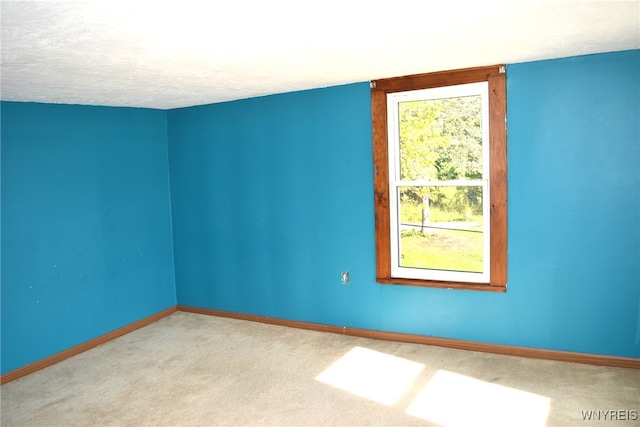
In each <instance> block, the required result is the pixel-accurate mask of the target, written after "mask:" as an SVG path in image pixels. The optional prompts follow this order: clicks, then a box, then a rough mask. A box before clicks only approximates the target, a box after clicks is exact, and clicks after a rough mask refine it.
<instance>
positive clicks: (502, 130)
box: [371, 65, 507, 292]
mask: <svg viewBox="0 0 640 427" xmlns="http://www.w3.org/2000/svg"><path fill="white" fill-rule="evenodd" d="M485 81H486V82H488V85H489V158H490V170H489V181H490V182H489V188H490V201H489V203H490V207H489V210H490V230H491V231H490V232H491V236H490V279H489V283H468V282H455V281H437V280H419V279H406V278H399V277H392V276H391V242H390V240H391V238H390V235H391V234H390V232H391V230H390V225H391V224H390V209H389V197H390V194H389V158H388V138H387V94H388V93H394V92H404V91H410V90H420V89H430V88H436V87H443V86H453V85H461V84H467V83H477V82H485ZM506 104H507V100H506V76H505V66H504V65H493V66H489V67H477V68H466V69H462V70H453V71H443V72H437V73H428V74H417V75H411V76H403V77H393V78H388V79H380V80H373V81H372V82H371V114H372V130H373V163H374V210H375V230H376V281H377V282H378V283H382V284H392V285H409V286H425V287H436V288H452V289H468V290H480V291H494V292H505V291H506V289H507V129H506V113H507V111H506V110H507V107H506Z"/></svg>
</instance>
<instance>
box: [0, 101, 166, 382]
mask: <svg viewBox="0 0 640 427" xmlns="http://www.w3.org/2000/svg"><path fill="white" fill-rule="evenodd" d="M1 110H2V111H1V114H2V115H1V120H2V131H1V132H2V133H1V136H2V140H1V141H2V146H1V147H2V312H1V315H2V317H1V321H2V372H3V373H4V372H8V371H11V370H13V369H16V368H18V367H20V366H23V365H26V364H28V363H31V362H34V361H36V360H39V359H42V358H44V357H47V356H49V355H52V354H55V353H57V352H59V351H62V350H65V349H67V348H69V347H71V346H74V345H76V344H79V343H82V342H84V341H87V340H89V339H92V338H95V337H97V336H100V335H102V334H104V333H107V332H110V331H112V330H114V329H117V328H119V327H121V326H124V325H126V324H129V323H131V322H134V321H137V320H140V319H142V318H144V317H147V316H149V315H152V314H155V313H157V312H158V311H161V310H163V309H166V308H168V307H171V306H173V305H175V302H176V299H175V282H174V271H173V259H172V240H171V217H170V200H169V186H168V179H169V177H168V159H167V123H166V112H164V111H158V110H144V109H130V108H104V107H87V106H64V105H47V104H32V103H12V102H3V103H2V104H1Z"/></svg>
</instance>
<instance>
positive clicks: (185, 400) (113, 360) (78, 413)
mask: <svg viewBox="0 0 640 427" xmlns="http://www.w3.org/2000/svg"><path fill="white" fill-rule="evenodd" d="M0 393H1V400H2V406H1V410H2V412H1V418H0V421H1V424H2V426H72V425H75V426H112V425H118V426H142V425H151V426H165V425H198V426H205V425H441V426H480V425H488V426H501V425H504V426H545V425H546V426H596V425H606V426H613V425H615V426H624V425H635V426H638V425H640V421H639V420H638V419H636V420H630V419H629V418H635V417H634V415H635V414H637V415H640V413H639V412H640V371H637V370H631V369H621V368H606V367H596V366H588V365H579V364H570V363H562V362H550V361H542V360H532V359H521V358H517V357H510V356H498V355H492V354H484V353H475V352H468V351H462V350H451V349H445V348H438V347H430V346H423V345H414V344H404V343H395V342H385V341H376V340H369V339H364V338H354V337H348V336H342V335H335V334H329V333H320V332H313V331H305V330H298V329H291V328H285V327H280V326H272V325H263V324H259V323H252V322H247V321H240V320H233V319H225V318H217V317H211V316H204V315H199V314H191V313H183V312H178V313H175V314H172V315H171V316H169V317H167V318H164V319H162V320H160V321H158V322H156V323H154V324H152V325H149V326H147V327H145V328H142V329H139V330H137V331H135V332H133V333H131V334H128V335H126V336H124V337H121V338H118V339H116V340H114V341H111V342H109V343H107V344H104V345H101V346H99V347H97V348H95V349H93V350H90V351H88V352H85V353H83V354H80V355H78V356H76V357H73V358H71V359H68V360H66V361H64V362H61V363H59V364H57V365H55V366H51V367H49V368H47V369H44V370H42V371H39V372H36V373H34V374H31V375H29V376H26V377H23V378H21V379H18V380H16V381H13V382H11V383H8V384H5V385H3V386H2V387H1V389H0ZM583 411H585V412H583ZM586 411H594V412H590V413H589V412H586ZM598 411H600V412H598ZM613 411H615V412H613ZM634 411H635V412H634ZM588 415H591V417H592V419H593V418H597V417H599V418H600V421H597V420H591V421H585V420H583V416H588ZM614 415H615V418H617V419H618V420H617V421H611V420H610V419H611V417H612V416H614ZM605 418H606V421H605ZM622 418H627V420H621V419H622Z"/></svg>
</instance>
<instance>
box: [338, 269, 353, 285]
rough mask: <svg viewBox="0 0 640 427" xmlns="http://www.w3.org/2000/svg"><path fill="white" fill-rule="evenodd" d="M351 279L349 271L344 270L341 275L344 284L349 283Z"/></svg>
mask: <svg viewBox="0 0 640 427" xmlns="http://www.w3.org/2000/svg"><path fill="white" fill-rule="evenodd" d="M350 280H351V278H350V277H349V272H348V271H343V272H342V274H341V275H340V281H341V282H342V284H343V285H348V284H349V281H350Z"/></svg>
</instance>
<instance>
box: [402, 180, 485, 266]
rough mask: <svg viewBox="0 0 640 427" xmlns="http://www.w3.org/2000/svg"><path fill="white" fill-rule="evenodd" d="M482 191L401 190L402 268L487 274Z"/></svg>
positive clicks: (459, 188) (470, 188) (469, 188)
mask: <svg viewBox="0 0 640 427" xmlns="http://www.w3.org/2000/svg"><path fill="white" fill-rule="evenodd" d="M482 198H483V195H482V187H481V186H404V187H398V206H399V209H398V219H399V221H398V222H399V230H398V232H399V234H400V235H399V237H400V238H399V244H398V264H399V267H408V268H425V269H435V270H451V271H464V272H476V273H482V272H483V259H484V254H483V252H484V240H483V238H484V232H483V231H484V226H483V224H484V220H483V206H482Z"/></svg>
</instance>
